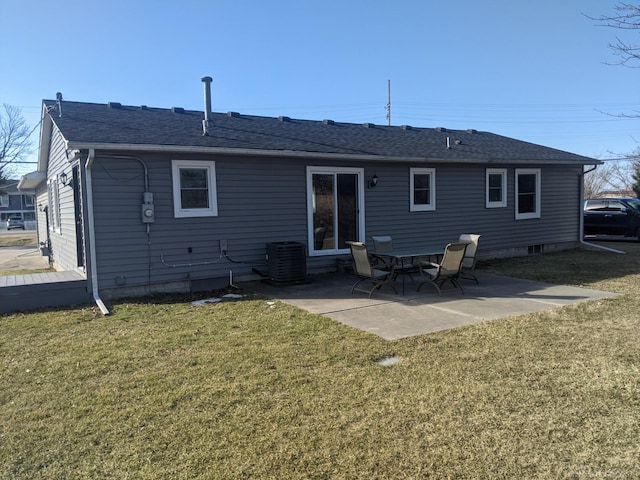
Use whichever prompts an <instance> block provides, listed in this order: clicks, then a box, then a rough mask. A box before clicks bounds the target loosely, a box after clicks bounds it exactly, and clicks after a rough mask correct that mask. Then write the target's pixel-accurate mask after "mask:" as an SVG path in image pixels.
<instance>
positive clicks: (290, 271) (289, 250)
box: [267, 242, 307, 284]
mask: <svg viewBox="0 0 640 480" xmlns="http://www.w3.org/2000/svg"><path fill="white" fill-rule="evenodd" d="M267 263H268V267H269V281H270V282H273V283H278V284H287V283H299V282H305V281H306V278H307V252H306V247H305V244H304V243H300V242H273V243H267Z"/></svg>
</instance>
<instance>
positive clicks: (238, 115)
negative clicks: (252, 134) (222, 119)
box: [227, 112, 240, 118]
mask: <svg viewBox="0 0 640 480" xmlns="http://www.w3.org/2000/svg"><path fill="white" fill-rule="evenodd" d="M227 117H231V118H240V114H239V113H238V112H227Z"/></svg>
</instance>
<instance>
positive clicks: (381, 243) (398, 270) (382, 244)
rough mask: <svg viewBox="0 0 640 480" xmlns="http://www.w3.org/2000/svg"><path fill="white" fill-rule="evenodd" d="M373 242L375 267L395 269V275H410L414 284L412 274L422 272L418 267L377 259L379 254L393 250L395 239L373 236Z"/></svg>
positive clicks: (385, 236)
mask: <svg viewBox="0 0 640 480" xmlns="http://www.w3.org/2000/svg"><path fill="white" fill-rule="evenodd" d="M371 239H372V240H373V248H374V251H373V257H374V260H375V266H380V268H382V269H385V268H386V269H389V268H392V267H393V271H394V275H395V276H396V277H397V276H398V275H408V276H409V278H410V279H411V282H412V283H413V276H412V275H411V273H412V272H413V273H416V272H418V271H419V270H420V268H419V267H416V265H405V266H402V265H397V264H394V263H392V262H391V260H390V259H389V258H388V257H386V258H385V257H377V256H376V254H377V253H385V252H390V251H392V250H393V239H392V238H391V237H390V236H389V235H380V236H372V237H371Z"/></svg>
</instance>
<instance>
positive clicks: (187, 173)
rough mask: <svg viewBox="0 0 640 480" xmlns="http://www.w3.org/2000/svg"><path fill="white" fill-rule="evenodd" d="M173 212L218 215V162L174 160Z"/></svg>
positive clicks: (191, 215) (196, 215)
mask: <svg viewBox="0 0 640 480" xmlns="http://www.w3.org/2000/svg"><path fill="white" fill-rule="evenodd" d="M171 167H172V174H173V212H174V216H176V217H216V216H217V215H218V195H217V192H216V162H206V161H193V160H173V161H172V162H171Z"/></svg>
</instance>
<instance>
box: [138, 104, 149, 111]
mask: <svg viewBox="0 0 640 480" xmlns="http://www.w3.org/2000/svg"><path fill="white" fill-rule="evenodd" d="M140 110H149V107H147V106H146V105H140Z"/></svg>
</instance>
